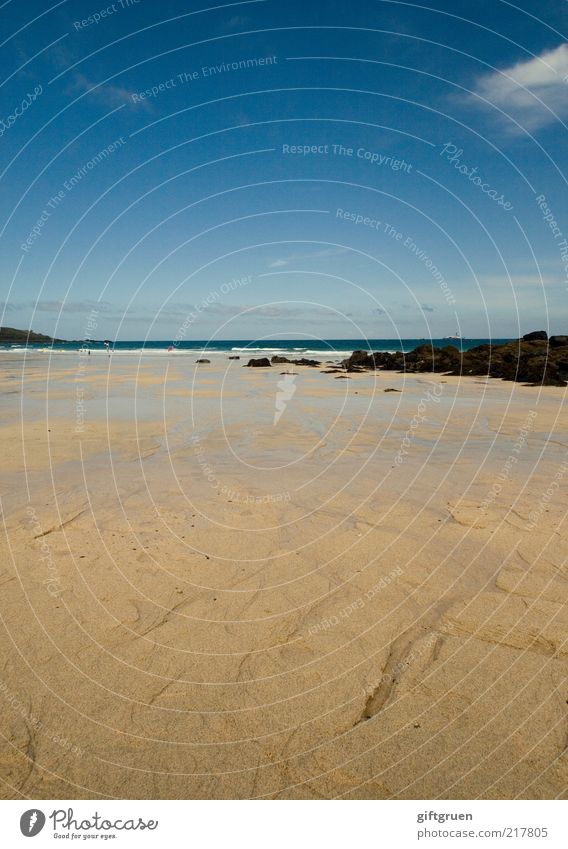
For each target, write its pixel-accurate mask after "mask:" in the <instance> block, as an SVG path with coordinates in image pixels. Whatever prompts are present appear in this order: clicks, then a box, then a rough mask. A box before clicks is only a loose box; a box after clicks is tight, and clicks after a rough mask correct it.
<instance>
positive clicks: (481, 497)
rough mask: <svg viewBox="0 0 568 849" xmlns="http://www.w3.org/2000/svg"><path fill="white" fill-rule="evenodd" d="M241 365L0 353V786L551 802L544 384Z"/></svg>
mask: <svg viewBox="0 0 568 849" xmlns="http://www.w3.org/2000/svg"><path fill="white" fill-rule="evenodd" d="M245 363H246V359H241V360H231V361H229V360H228V359H227V357H222V356H217V357H215V358H212V362H211V363H209V364H203V365H196V363H195V357H191V356H177V355H174V356H171V357H167V356H163V357H156V356H151V355H148V356H146V355H145V356H143V357H137V356H114V355H113V356H112V357H107V356H105V355H99V356H91V357H88V358H86V357H82V356H79V355H78V354H65V355H59V356H57V355H54V356H51V357H50V356H49V355H48V354H40V353H34V352H28V353H27V354H26V355H25V357H24V355H23V354H22V353H19V354H4V355H2V357H1V359H0V402H1V407H2V417H1V427H2V431H1V436H2V438H1V440H0V454H1V466H2V470H3V475H2V480H1V484H0V498H1V516H2V533H1V535H0V538H1V564H2V566H1V574H0V583H1V585H2V592H1V595H0V610H1V615H2V644H3V661H2V672H1V674H0V705H1V706H2V709H1V710H0V732H1V734H2V738H3V739H2V743H1V748H0V773H1V775H2V778H3V784H2V794H3V797H4V798H8V799H20V798H26V797H29V798H35V799H57V798H75V799H81V798H139V799H141V798H158V799H159V798H172V799H178V798H179V799H181V798H198V799H206V798H209V799H217V798H239V799H243V798H268V799H275V798H280V799H331V798H347V799H391V798H392V799H409V798H410V799H437V798H444V799H448V798H455V799H476V798H482V799H501V798H510V799H514V798H537V799H551V798H556V797H561V798H566V796H567V792H566V787H567V786H568V754H567V748H566V747H567V745H568V736H567V735H568V642H567V639H566V637H567V635H568V567H567V566H566V562H567V555H568V543H567V541H566V535H565V528H564V523H565V517H566V512H567V507H568V497H567V495H566V481H567V480H568V453H567V451H568V444H567V442H566V429H565V417H564V412H563V403H564V399H565V390H564V389H562V388H557V387H544V388H534V387H526V386H523V385H521V384H518V383H510V382H504V381H500V380H487V379H480V378H459V377H444V376H443V375H439V374H436V375H429V374H420V375H406V376H405V375H402V374H397V373H394V372H378V373H365V374H353V375H350V376H348V377H344V376H341V378H339V379H338V376H337V375H333V374H323V373H321V371H320V369H318V368H301V367H297V368H296V369H295V370H294V371H295V374H293V375H285V374H281V372H286V371H290V370H291V369H289V368H288V367H287V366H284V367H283V366H273V367H271V368H267V369H261V368H259V369H247V368H245V367H243V366H244V365H245ZM387 390H396V391H387Z"/></svg>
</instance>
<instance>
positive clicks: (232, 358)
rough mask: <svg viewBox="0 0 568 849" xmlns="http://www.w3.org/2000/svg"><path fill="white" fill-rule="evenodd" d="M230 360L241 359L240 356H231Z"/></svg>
mask: <svg viewBox="0 0 568 849" xmlns="http://www.w3.org/2000/svg"><path fill="white" fill-rule="evenodd" d="M229 359H230V360H240V357H229Z"/></svg>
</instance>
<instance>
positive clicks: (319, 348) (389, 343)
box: [0, 338, 510, 358]
mask: <svg viewBox="0 0 568 849" xmlns="http://www.w3.org/2000/svg"><path fill="white" fill-rule="evenodd" d="M508 341H510V340H509V339H457V340H456V339H278V338H270V339H253V340H251V339H229V340H222V341H220V340H217V339H213V340H208V341H207V340H201V341H193V342H187V341H182V342H175V343H174V342H172V341H171V340H167V339H166V340H162V341H148V340H132V341H129V342H112V341H111V343H110V347H111V348H112V350H113V352H115V353H141V352H145V353H151V352H155V353H156V354H158V353H160V354H167V353H171V354H183V353H184V352H185V353H187V354H196V353H204V354H226V355H228V356H229V355H235V356H239V355H242V356H247V355H250V356H269V355H270V356H272V355H274V354H282V355H291V356H295V357H313V358H316V357H317V356H318V355H319V356H325V357H326V358H328V357H333V356H334V355H335V354H338V355H340V356H347V355H349V354H350V353H351V352H352V351H355V350H367V351H405V352H406V351H412V350H413V348H416V346H417V345H423V344H424V343H425V342H431V343H432V344H433V345H434V346H435V347H437V348H442V347H444V345H455V346H456V347H458V348H461V349H462V350H464V351H467V350H469V349H470V348H474V347H475V346H476V345H483V344H488V343H491V344H493V345H501V344H503V343H504V342H508ZM83 347H88V348H90V349H91V350H92V351H93V352H99V351H102V352H105V351H106V350H107V349H106V348H105V345H104V344H103V342H59V343H56V344H54V345H53V347H46V346H45V345H41V344H40V345H28V346H27V347H25V346H23V345H2V346H0V351H18V350H20V351H22V350H29V351H54V352H65V351H70V352H73V351H78V350H79V349H81V348H83Z"/></svg>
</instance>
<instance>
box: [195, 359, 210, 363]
mask: <svg viewBox="0 0 568 849" xmlns="http://www.w3.org/2000/svg"><path fill="white" fill-rule="evenodd" d="M195 362H196V363H210V362H211V360H206V359H204V358H201V359H200V360H196V361H195Z"/></svg>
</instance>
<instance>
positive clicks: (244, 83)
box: [0, 0, 568, 339]
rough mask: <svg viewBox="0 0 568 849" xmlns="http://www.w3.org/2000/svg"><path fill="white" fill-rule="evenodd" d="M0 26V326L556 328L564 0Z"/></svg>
mask: <svg viewBox="0 0 568 849" xmlns="http://www.w3.org/2000/svg"><path fill="white" fill-rule="evenodd" d="M0 20H1V22H2V27H1V30H0V31H1V33H2V40H3V41H4V44H3V45H2V50H1V53H0V56H1V57H2V58H1V63H2V68H1V71H2V73H1V78H2V83H1V99H0V104H1V106H0V122H1V123H0V145H1V151H2V155H1V167H2V192H1V194H0V205H1V209H0V219H1V225H0V240H1V245H2V256H3V263H2V265H3V278H2V283H1V286H2V292H1V293H0V308H1V310H2V311H1V313H0V316H1V323H2V324H3V325H8V326H15V327H32V328H33V329H34V330H37V331H40V332H47V333H51V334H55V335H57V336H59V337H63V338H71V339H75V338H82V337H83V336H85V335H86V334H87V333H89V332H90V330H89V328H90V327H92V326H93V319H92V317H93V316H96V325H97V327H96V330H95V331H94V332H93V333H92V335H94V336H95V337H97V338H103V337H109V338H119V339H144V338H150V339H174V338H176V335H179V333H180V328H184V329H183V331H181V332H183V333H184V334H185V338H188V339H207V338H210V337H217V338H224V339H237V338H257V337H259V336H265V335H267V336H271V335H275V334H278V335H280V336H281V337H287V338H295V337H299V336H306V335H307V336H308V337H309V336H314V337H317V338H320V337H321V338H353V337H359V336H361V337H363V336H366V337H369V338H373V337H388V338H391V337H397V336H400V337H403V338H404V337H427V336H430V335H431V336H434V337H437V336H442V335H446V334H451V333H455V332H456V330H457V329H459V331H460V332H461V334H462V335H465V336H469V337H479V336H481V337H488V336H497V337H500V336H517V335H519V334H521V333H524V332H527V331H528V330H532V329H541V328H545V329H548V330H549V332H551V333H562V332H568V313H567V309H566V304H567V295H568V249H567V247H566V245H565V243H564V240H567V241H568V205H567V203H566V197H567V181H566V165H567V156H568V145H567V144H566V132H567V122H568V46H567V44H566V34H567V31H568V4H566V3H558V2H557V0H544V2H541V3H539V4H538V5H537V4H534V2H530V0H524V2H522V3H520V4H513V3H509V2H504V0H481V2H475V1H474V0H471V2H462V3H460V4H455V3H450V2H441V0H438V2H433V1H432V0H428V1H427V2H425V3H423V4H411V3H403V2H391V0H389V2H386V0H372V1H371V0H360V2H357V3H352V2H351V3H348V2H340V0H327V2H326V3H316V2H313V3H306V2H298V0H288V2H286V3H281V2H273V0H257V2H242V3H232V4H218V5H216V6H214V5H213V4H212V5H211V6H207V3H206V2H203V3H197V2H186V1H185V0H184V1H183V2H182V0H180V1H179V2H175V0H162V2H160V3H155V2H150V0H138V2H137V3H136V2H134V0H117V2H115V3H108V2H107V0H105V2H100V0H92V2H91V0H88V2H87V1H86V0H82V2H78V0H63V2H58V3H54V4H50V3H49V2H40V0H32V2H26V3H25V4H24V3H20V2H18V0H8V2H4V3H3V4H2V5H1V6H0ZM196 307H197V309H196ZM89 317H91V318H89Z"/></svg>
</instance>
